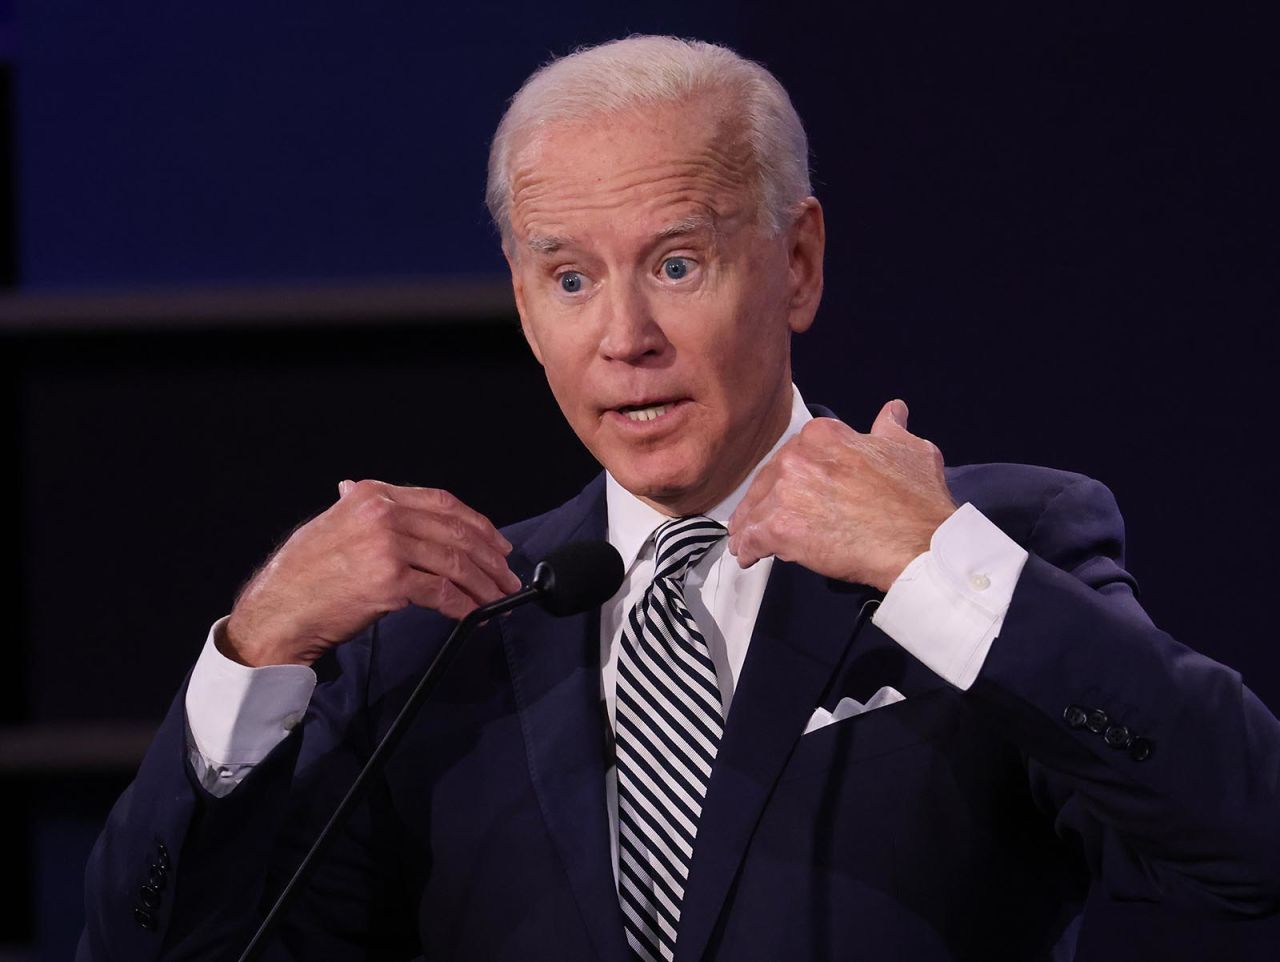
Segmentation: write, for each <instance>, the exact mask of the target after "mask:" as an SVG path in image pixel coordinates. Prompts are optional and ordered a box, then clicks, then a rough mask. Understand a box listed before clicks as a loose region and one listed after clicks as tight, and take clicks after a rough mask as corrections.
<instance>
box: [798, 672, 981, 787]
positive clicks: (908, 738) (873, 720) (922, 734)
mask: <svg viewBox="0 0 1280 962" xmlns="http://www.w3.org/2000/svg"><path fill="white" fill-rule="evenodd" d="M961 711H962V709H961V707H960V705H959V703H958V699H957V693H956V692H953V691H950V690H947V689H936V690H934V691H930V692H926V693H924V694H921V695H916V696H915V697H912V698H907V699H905V700H903V701H900V702H897V703H896V704H892V705H886V706H885V707H883V708H877V709H874V710H873V711H869V712H863V713H862V714H859V715H854V716H853V717H851V718H845V719H843V720H842V721H838V722H833V723H832V724H830V725H825V726H823V727H822V728H819V729H817V730H815V731H812V732H810V733H809V734H807V735H801V736H800V740H799V741H798V742H797V743H796V747H795V749H794V750H793V751H792V753H791V758H790V759H789V760H788V761H787V765H786V767H785V768H784V769H783V770H782V775H781V777H780V779H779V780H780V781H784V782H785V781H791V780H792V779H797V778H805V777H808V776H812V775H818V774H821V773H823V772H825V771H827V770H828V769H829V768H831V766H832V765H834V764H835V763H836V762H837V761H839V762H841V763H843V764H857V763H860V762H863V761H866V760H868V759H872V758H875V757H877V756H880V755H885V754H889V753H891V752H898V751H902V750H903V749H905V748H909V747H911V746H912V745H918V744H919V743H921V742H938V741H942V740H944V739H945V738H946V737H947V736H948V734H949V733H950V732H952V731H953V730H954V727H955V723H956V721H957V717H956V716H957V713H959V712H961Z"/></svg>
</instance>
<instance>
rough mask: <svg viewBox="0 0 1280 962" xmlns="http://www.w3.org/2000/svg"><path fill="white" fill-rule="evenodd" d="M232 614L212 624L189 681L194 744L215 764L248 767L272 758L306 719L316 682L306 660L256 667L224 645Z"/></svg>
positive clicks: (188, 705) (188, 703) (189, 723)
mask: <svg viewBox="0 0 1280 962" xmlns="http://www.w3.org/2000/svg"><path fill="white" fill-rule="evenodd" d="M226 623H227V619H226V618H220V619H219V620H218V621H216V622H214V624H213V627H212V628H211V629H209V637H208V638H207V639H206V640H205V643H204V650H203V651H201V652H200V658H199V659H198V660H197V661H196V666H195V669H194V670H193V671H192V672H191V681H190V682H189V683H188V685H187V698H186V709H187V730H188V732H189V734H190V736H191V741H192V748H194V749H195V750H196V751H197V752H199V753H200V755H202V756H203V758H204V761H205V762H206V763H207V764H208V765H209V766H211V767H214V768H216V767H219V766H227V767H232V768H237V769H243V766H251V765H256V764H257V763H258V762H260V761H262V759H264V758H266V757H267V755H268V754H269V753H270V751H271V749H273V748H275V747H276V745H278V744H280V742H282V741H284V739H285V737H286V736H287V735H288V734H289V732H291V731H292V730H293V728H294V726H296V725H297V724H298V722H299V721H301V720H302V716H303V714H305V712H306V710H307V705H308V704H309V703H310V702H311V693H312V692H313V691H314V690H315V687H316V673H315V672H314V671H312V670H311V669H310V668H308V667H307V666H306V665H267V666H265V667H262V668H250V667H248V666H247V665H241V664H238V663H236V662H234V661H232V660H231V659H230V658H228V657H226V656H225V655H224V654H222V652H220V651H219V650H218V646H217V644H216V639H217V638H218V637H219V636H220V635H221V633H222V631H223V628H224V626H225V625H226Z"/></svg>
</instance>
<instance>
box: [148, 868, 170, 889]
mask: <svg viewBox="0 0 1280 962" xmlns="http://www.w3.org/2000/svg"><path fill="white" fill-rule="evenodd" d="M168 874H169V873H168V871H167V870H166V869H165V868H164V867H163V866H160V865H157V864H155V863H152V865H151V867H150V868H149V869H147V884H148V885H150V886H151V887H152V888H154V889H156V890H158V891H161V892H163V891H164V886H165V882H166V881H167V879H166V876H167V875H168Z"/></svg>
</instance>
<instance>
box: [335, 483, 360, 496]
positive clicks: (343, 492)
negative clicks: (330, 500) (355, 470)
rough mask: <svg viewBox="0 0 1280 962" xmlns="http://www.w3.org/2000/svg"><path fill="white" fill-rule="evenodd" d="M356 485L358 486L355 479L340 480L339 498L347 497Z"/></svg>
mask: <svg viewBox="0 0 1280 962" xmlns="http://www.w3.org/2000/svg"><path fill="white" fill-rule="evenodd" d="M355 486H356V484H355V482H354V481H339V482H338V497H339V498H345V497H346V496H347V494H348V492H350V491H351V489H352V488H354V487H355Z"/></svg>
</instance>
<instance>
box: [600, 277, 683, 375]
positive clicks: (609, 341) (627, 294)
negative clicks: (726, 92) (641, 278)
mask: <svg viewBox="0 0 1280 962" xmlns="http://www.w3.org/2000/svg"><path fill="white" fill-rule="evenodd" d="M601 301H602V303H601V312H602V316H601V318H600V356H601V357H603V358H604V359H605V360H607V361H623V362H625V363H628V364H638V363H641V362H643V361H645V360H646V359H649V358H657V357H660V356H661V355H662V354H663V352H664V351H665V350H666V349H667V347H668V341H667V337H666V334H664V333H663V331H662V327H661V325H659V324H658V321H657V319H656V318H655V317H654V315H653V310H652V307H651V305H650V304H649V302H648V300H647V299H646V298H645V296H644V292H643V291H641V290H640V289H639V288H638V287H637V285H635V284H619V285H615V286H614V287H613V289H612V290H611V291H610V292H609V294H608V296H607V297H604V298H602V299H601Z"/></svg>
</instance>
